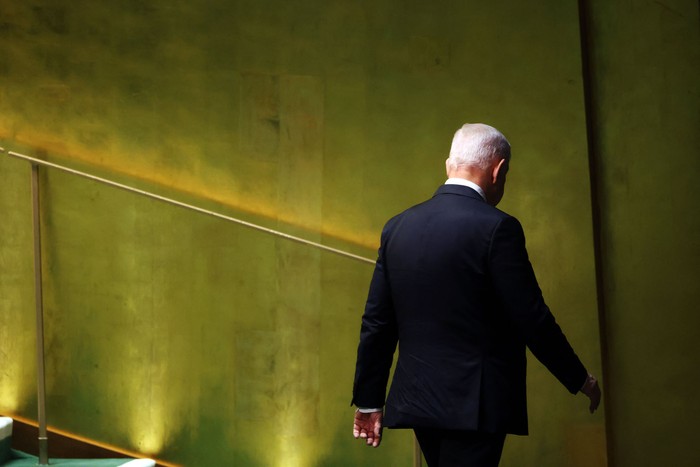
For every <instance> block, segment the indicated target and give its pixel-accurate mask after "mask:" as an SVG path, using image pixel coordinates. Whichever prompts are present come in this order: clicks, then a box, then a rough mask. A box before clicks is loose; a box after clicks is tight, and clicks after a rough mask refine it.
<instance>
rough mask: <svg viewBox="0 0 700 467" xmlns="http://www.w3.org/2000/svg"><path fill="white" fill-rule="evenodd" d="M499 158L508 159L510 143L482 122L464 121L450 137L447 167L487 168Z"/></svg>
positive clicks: (498, 132)
mask: <svg viewBox="0 0 700 467" xmlns="http://www.w3.org/2000/svg"><path fill="white" fill-rule="evenodd" d="M500 159H506V161H507V162H509V161H510V143H508V140H507V139H506V137H505V136H503V134H501V132H500V131H498V130H497V129H495V128H494V127H492V126H489V125H484V124H483V123H466V124H464V125H463V126H462V128H460V129H459V130H457V132H456V133H455V135H454V138H453V139H452V147H451V148H450V157H449V158H448V159H447V164H448V167H450V168H452V169H457V168H460V167H474V168H480V169H483V170H488V169H489V167H490V166H491V164H492V163H493V162H495V161H499V160H500Z"/></svg>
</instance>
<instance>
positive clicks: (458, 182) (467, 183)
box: [445, 177, 486, 201]
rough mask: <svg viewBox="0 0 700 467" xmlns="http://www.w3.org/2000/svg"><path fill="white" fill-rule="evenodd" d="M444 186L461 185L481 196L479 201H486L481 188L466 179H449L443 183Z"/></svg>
mask: <svg viewBox="0 0 700 467" xmlns="http://www.w3.org/2000/svg"><path fill="white" fill-rule="evenodd" d="M445 185H462V186H466V187H469V188H471V189H472V190H474V191H476V192H477V193H479V196H481V199H483V200H484V201H486V194H485V193H484V190H483V188H481V187H480V186H479V185H478V184H476V183H474V182H472V181H471V180H468V179H466V178H462V177H450V178H448V179H447V181H446V182H445Z"/></svg>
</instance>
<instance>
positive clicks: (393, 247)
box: [352, 124, 601, 467]
mask: <svg viewBox="0 0 700 467" xmlns="http://www.w3.org/2000/svg"><path fill="white" fill-rule="evenodd" d="M509 163H510V144H509V143H508V141H507V140H506V138H505V137H504V136H503V135H502V134H501V133H500V132H499V131H498V130H496V129H495V128H493V127H490V126H487V125H483V124H466V125H464V126H463V127H462V128H460V129H459V130H457V132H456V133H455V136H454V139H453V141H452V147H451V150H450V156H449V158H448V159H447V161H446V168H447V176H448V180H447V182H446V183H445V184H444V185H443V186H441V187H440V188H439V189H438V190H437V192H436V193H435V195H434V196H433V197H432V198H431V199H429V200H428V201H425V202H423V203H421V204H419V205H417V206H414V207H412V208H410V209H408V210H406V211H404V212H403V213H401V214H399V215H398V216H396V217H394V218H392V219H391V220H389V222H387V224H386V226H385V227H384V230H383V232H382V236H381V245H380V247H379V256H378V259H377V263H376V267H375V270H374V275H373V277H372V282H371V284H370V289H369V296H368V298H367V304H366V307H365V312H364V315H363V317H362V329H361V334H360V344H359V347H358V353H357V367H356V373H355V383H354V388H353V400H352V403H353V404H354V405H356V406H357V407H358V410H357V411H356V413H355V420H354V427H353V434H354V436H355V438H361V439H364V440H365V441H366V444H367V445H370V446H374V447H377V446H379V444H380V442H381V432H382V427H383V426H386V427H390V428H412V429H413V430H414V431H415V434H416V438H417V439H418V442H419V444H420V446H421V450H422V451H423V455H424V456H425V459H426V461H427V463H428V466H430V467H447V466H460V467H463V466H475V467H476V466H478V467H485V466H497V465H498V463H499V460H500V457H501V452H502V450H503V443H504V440H505V436H506V434H507V433H512V434H527V407H526V397H525V364H526V361H525V360H526V356H525V347H526V346H527V347H528V348H530V350H531V351H532V353H533V354H534V355H535V357H537V358H538V359H539V360H540V361H541V362H542V363H543V364H544V365H545V366H546V367H547V368H548V369H549V371H551V372H552V374H554V376H556V377H557V378H558V379H559V381H560V382H561V383H562V384H563V385H564V386H565V387H566V388H567V389H568V390H569V391H570V392H571V393H573V394H575V393H577V392H583V393H584V394H585V395H586V396H588V397H589V399H590V407H589V408H590V411H591V413H593V411H595V410H596V408H597V407H598V404H599V402H600V398H601V393H600V389H599V387H598V383H597V381H596V379H595V378H594V377H593V376H592V375H590V374H589V373H588V372H587V371H586V369H585V368H584V366H583V365H582V364H581V361H580V360H579V359H578V357H577V356H576V354H575V353H574V351H573V350H572V348H571V346H570V345H569V343H568V341H567V340H566V337H565V336H564V334H563V333H562V331H561V329H560V328H559V326H558V325H557V323H556V321H555V320H554V317H553V316H552V314H551V313H550V311H549V308H548V307H547V305H546V304H545V302H544V300H543V298H542V293H541V291H540V288H539V286H538V284H537V280H536V279H535V274H534V272H533V270H532V266H531V265H530V261H529V259H528V255H527V251H526V249H525V236H524V234H523V230H522V227H521V226H520V223H519V222H518V221H517V219H515V218H514V217H512V216H509V215H508V214H506V213H504V212H502V211H500V210H498V209H496V207H495V206H496V205H497V204H498V203H499V202H500V200H501V198H502V197H503V192H504V189H505V183H506V174H507V173H508V168H509ZM397 342H398V345H399V357H398V361H397V364H396V369H395V372H394V377H393V381H392V384H391V388H390V390H389V395H388V396H387V398H386V404H385V392H386V385H387V381H388V377H389V371H390V368H391V364H392V360H393V354H394V350H395V349H396V344H397ZM382 408H384V409H382Z"/></svg>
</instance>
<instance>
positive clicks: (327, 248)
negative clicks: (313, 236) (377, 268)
mask: <svg viewBox="0 0 700 467" xmlns="http://www.w3.org/2000/svg"><path fill="white" fill-rule="evenodd" d="M0 151H3V152H4V151H5V149H4V148H0ZM7 155H9V156H12V157H16V158H18V159H23V160H25V161H27V162H31V163H32V164H33V165H41V166H45V167H51V168H53V169H57V170H60V171H62V172H66V173H69V174H72V175H77V176H79V177H83V178H87V179H89V180H92V181H95V182H99V183H103V184H105V185H109V186H112V187H114V188H119V189H121V190H126V191H129V192H132V193H137V194H139V195H142V196H146V197H148V198H152V199H156V200H158V201H163V202H165V203H168V204H173V205H175V206H179V207H181V208H185V209H189V210H192V211H196V212H199V213H201V214H206V215H208V216H212V217H216V218H218V219H223V220H225V221H228V222H233V223H235V224H239V225H242V226H245V227H249V228H251V229H255V230H258V231H261V232H265V233H267V234H270V235H274V236H277V237H281V238H284V239H287V240H290V241H292V242H297V243H302V244H304V245H308V246H311V247H314V248H318V249H320V250H323V251H327V252H330V253H334V254H337V255H340V256H345V257H346V258H350V259H354V260H357V261H361V262H363V263H368V264H374V263H375V262H374V260H372V259H370V258H365V257H364V256H360V255H356V254H353V253H350V252H348V251H344V250H340V249H338V248H333V247H330V246H328V245H324V244H322V243H318V242H314V241H311V240H307V239H305V238H301V237H297V236H295V235H290V234H287V233H284V232H280V231H279V230H274V229H270V228H267V227H263V226H261V225H258V224H254V223H252V222H247V221H244V220H242V219H237V218H235V217H231V216H227V215H225V214H221V213H219V212H216V211H210V210H208V209H204V208H200V207H198V206H194V205H192V204H187V203H183V202H182V201H177V200H175V199H172V198H167V197H165V196H161V195H157V194H155V193H151V192H149V191H145V190H141V189H138V188H134V187H132V186H129V185H124V184H122V183H118V182H115V181H113V180H109V179H106V178H102V177H98V176H96V175H91V174H88V173H85V172H81V171H79V170H75V169H71V168H69V167H65V166H63V165H59V164H55V163H53V162H47V161H45V160H42V159H37V158H35V157H31V156H27V155H24V154H20V153H18V152H15V151H7Z"/></svg>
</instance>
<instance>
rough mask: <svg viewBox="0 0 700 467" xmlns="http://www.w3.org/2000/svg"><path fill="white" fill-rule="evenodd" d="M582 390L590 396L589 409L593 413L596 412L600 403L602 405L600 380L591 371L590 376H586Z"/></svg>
mask: <svg viewBox="0 0 700 467" xmlns="http://www.w3.org/2000/svg"><path fill="white" fill-rule="evenodd" d="M581 392H582V393H584V394H585V395H586V396H588V398H589V399H590V400H591V404H590V406H589V407H588V410H590V412H591V413H593V412H595V411H596V409H597V408H598V405H600V398H601V397H602V394H601V392H600V387H599V386H598V380H597V379H595V376H593V375H592V374H590V373H589V374H588V378H586V382H585V383H584V384H583V387H582V388H581Z"/></svg>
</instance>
